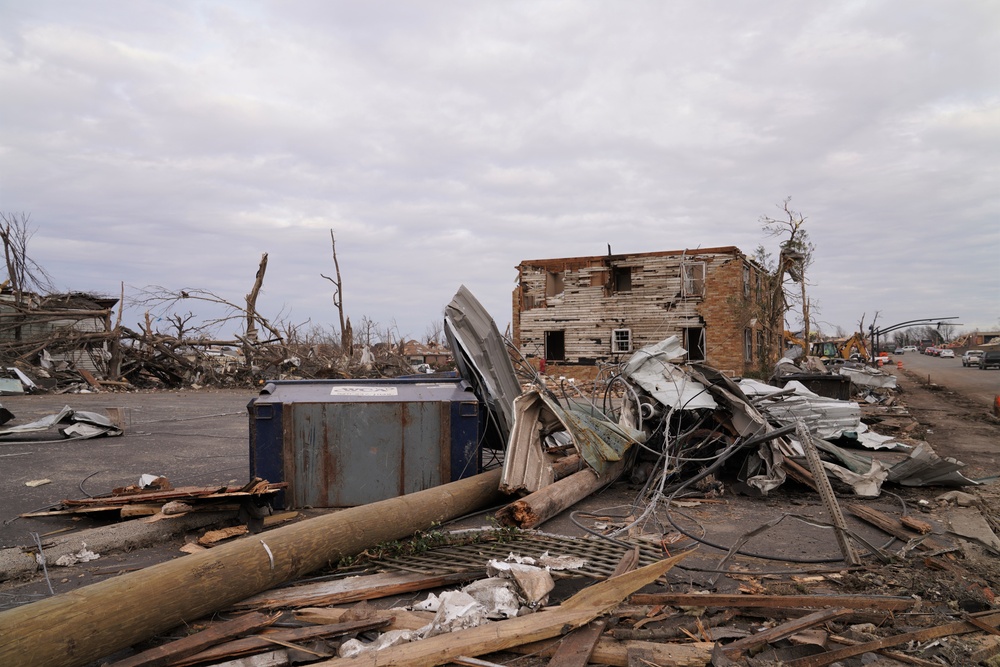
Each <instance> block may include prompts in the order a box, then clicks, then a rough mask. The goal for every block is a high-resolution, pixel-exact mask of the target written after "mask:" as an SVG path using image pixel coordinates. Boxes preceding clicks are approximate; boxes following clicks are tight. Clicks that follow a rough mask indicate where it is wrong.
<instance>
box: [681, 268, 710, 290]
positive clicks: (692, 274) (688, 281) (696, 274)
mask: <svg viewBox="0 0 1000 667" xmlns="http://www.w3.org/2000/svg"><path fill="white" fill-rule="evenodd" d="M681 268H682V270H683V276H684V285H683V290H684V291H683V295H684V296H705V262H686V263H684V264H682V265H681Z"/></svg>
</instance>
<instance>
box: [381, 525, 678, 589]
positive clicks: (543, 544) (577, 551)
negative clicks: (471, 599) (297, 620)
mask: <svg viewBox="0 0 1000 667" xmlns="http://www.w3.org/2000/svg"><path fill="white" fill-rule="evenodd" d="M630 543H631V544H633V545H634V546H638V547H639V565H640V566H641V565H649V564H651V563H655V562H657V561H659V560H662V559H663V558H664V557H665V556H667V554H663V553H662V552H661V550H660V549H659V548H658V547H657V546H654V545H652V544H649V543H646V542H630ZM546 552H548V554H549V555H550V556H554V557H555V556H576V557H578V558H582V559H583V560H585V561H586V563H585V564H584V566H583V567H582V568H580V569H577V570H556V571H553V572H552V575H553V576H554V577H579V576H582V577H590V578H592V579H606V578H607V577H609V576H611V574H612V573H613V572H614V570H615V567H617V565H618V562H619V561H620V560H621V558H622V556H623V555H624V553H625V549H624V548H622V547H621V546H619V545H617V544H614V543H612V542H609V541H607V540H602V539H599V538H572V537H562V536H558V535H544V534H538V533H522V534H519V535H518V536H516V537H515V538H514V539H511V540H507V541H505V542H484V543H481V544H463V545H449V546H443V547H437V548H434V549H429V550H428V551H425V552H423V553H420V554H415V555H408V556H406V557H405V558H395V557H389V558H383V559H380V560H377V561H373V562H372V564H373V565H375V566H376V567H382V568H386V569H395V570H402V571H404V572H420V573H425V574H441V573H446V572H468V571H477V570H478V571H481V570H483V569H484V568H485V567H486V562H487V561H488V560H491V559H496V560H505V559H506V558H507V556H508V555H509V554H511V553H513V554H516V555H518V556H531V557H532V558H538V557H540V556H541V555H542V554H544V553H546Z"/></svg>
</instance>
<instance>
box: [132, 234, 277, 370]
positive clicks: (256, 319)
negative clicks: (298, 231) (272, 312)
mask: <svg viewBox="0 0 1000 667" xmlns="http://www.w3.org/2000/svg"><path fill="white" fill-rule="evenodd" d="M266 268H267V253H264V254H263V255H262V257H261V261H260V265H259V266H258V268H257V274H256V276H255V278H254V284H253V287H252V288H251V290H250V293H249V294H247V295H246V296H245V297H244V304H245V305H240V304H238V303H234V302H232V301H229V300H228V299H226V298H224V297H222V296H220V295H218V294H215V293H214V292H212V291H210V290H206V289H200V288H195V287H187V288H182V289H179V290H171V289H167V288H166V287H161V286H159V285H152V286H148V287H144V288H141V289H139V290H136V293H135V298H134V299H133V300H134V301H135V303H136V304H137V305H143V306H146V307H148V308H152V309H154V310H156V311H157V312H160V313H167V312H169V311H171V310H172V309H173V308H174V307H175V306H177V304H179V303H180V302H181V301H200V302H203V303H208V304H214V305H216V306H220V307H221V308H222V314H221V315H218V316H216V317H211V318H208V319H206V320H204V321H203V323H202V325H201V326H200V327H199V328H198V330H199V331H202V332H207V331H209V330H217V329H218V328H219V327H221V326H222V325H223V324H226V323H228V322H233V321H242V322H243V326H244V328H245V329H244V332H243V334H242V335H240V334H237V337H238V338H241V339H242V342H243V344H244V351H245V353H246V355H247V356H246V359H247V363H249V362H250V360H251V357H252V352H253V350H252V347H253V344H255V343H258V342H264V341H258V340H257V338H259V336H258V333H257V331H258V327H259V328H260V329H263V330H264V331H266V332H267V334H268V336H269V340H268V341H266V342H279V343H280V342H282V341H283V340H284V334H283V332H282V331H281V322H280V319H281V313H279V314H278V316H277V317H276V318H275V319H274V321H273V322H272V320H270V319H268V318H266V317H264V316H263V315H261V314H260V311H258V310H257V297H258V295H259V294H260V290H261V285H262V283H263V280H264V271H265V270H266ZM144 328H145V329H146V330H147V333H148V335H150V336H151V335H152V331H151V330H150V325H149V324H148V323H147V324H146V326H145V327H144Z"/></svg>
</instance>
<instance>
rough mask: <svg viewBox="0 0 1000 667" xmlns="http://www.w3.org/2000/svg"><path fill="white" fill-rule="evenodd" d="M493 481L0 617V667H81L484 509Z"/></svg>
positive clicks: (206, 555)
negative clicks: (327, 567)
mask: <svg viewBox="0 0 1000 667" xmlns="http://www.w3.org/2000/svg"><path fill="white" fill-rule="evenodd" d="M499 483H500V470H499V469H497V470H494V471H490V472H487V473H483V474H481V475H476V476H475V477H470V478H467V479H463V480H460V481H457V482H452V483H451V484H445V485H443V486H439V487H435V488H433V489H427V490H425V491H419V492H417V493H413V494H410V495H407V496H402V497H398V498H390V499H388V500H382V501H379V502H376V503H371V504H369V505H363V506H360V507H353V508H350V509H346V510H343V511H341V512H337V513H335V514H328V515H325V516H321V517H316V518H314V519H309V520H307V521H302V522H299V523H296V524H292V525H288V526H283V527H281V528H276V529H275V530H272V531H269V532H267V533H262V534H259V535H254V536H252V537H247V538H244V539H240V540H237V541H235V542H231V543H229V544H225V545H223V546H219V547H216V548H214V549H210V550H208V551H203V552H200V553H196V554H192V555H189V556H185V557H184V558H180V559H178V560H172V561H168V562H166V563H161V564H159V565H154V566H152V567H149V568H146V569H144V570H140V571H138V572H131V573H128V574H124V575H122V576H120V577H116V578H114V579H108V580H106V581H102V582H99V583H96V584H92V585H90V586H86V587H84V588H80V589H77V590H75V591H72V592H69V593H64V594H61V595H56V596H53V597H50V598H47V599H45V600H42V601H40V602H35V603H32V604H27V605H24V606H22V607H18V608H16V609H11V610H8V611H4V612H0V665H16V664H31V665H36V666H39V667H41V666H45V665H82V664H86V663H88V662H90V661H92V660H96V659H98V658H101V657H103V656H105V655H108V654H110V653H113V652H115V651H117V650H119V649H123V648H125V647H128V646H131V645H132V644H135V643H136V642H139V641H142V640H144V639H147V638H149V637H152V636H154V635H156V634H158V633H161V632H165V631H166V630H169V629H170V628H172V627H175V626H177V625H178V624H180V623H185V622H189V621H193V620H195V619H197V618H201V617H202V616H205V615H206V614H210V613H212V612H214V611H217V610H219V609H223V608H225V607H227V606H229V605H231V604H233V603H235V602H238V601H240V600H242V599H244V598H247V597H249V596H251V595H253V594H255V593H259V592H261V591H265V590H267V589H269V588H273V587H275V586H277V585H278V584H281V583H284V582H286V581H289V580H291V579H295V578H297V577H300V576H302V575H304V574H306V573H308V572H312V571H314V570H317V569H319V568H321V567H323V566H325V565H327V564H328V563H331V562H335V561H337V560H338V559H340V558H342V557H344V556H348V555H354V554H357V553H359V552H361V551H362V550H364V549H365V548H366V547H369V546H372V545H375V544H378V543H379V542H385V541H390V540H397V539H401V538H404V537H408V536H409V535H412V534H413V533H414V532H416V531H418V530H427V529H429V528H430V527H431V526H432V525H434V524H435V523H437V522H441V521H447V520H449V519H452V518H455V517H459V516H463V515H465V514H468V513H470V512H474V511H476V510H479V509H482V508H484V507H489V506H490V505H492V504H495V503H496V502H497V500H498V499H499V495H500V494H499V492H498V491H497V488H498V486H499ZM151 601H155V602H152V603H151Z"/></svg>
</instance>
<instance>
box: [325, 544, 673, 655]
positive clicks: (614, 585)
mask: <svg viewBox="0 0 1000 667" xmlns="http://www.w3.org/2000/svg"><path fill="white" fill-rule="evenodd" d="M690 553H691V552H689V551H688V552H684V553H682V554H679V555H677V556H674V557H673V558H668V559H666V560H662V561H659V562H657V563H653V564H652V565H647V566H646V567H643V568H640V569H638V570H635V571H633V572H629V573H628V574H624V575H622V576H620V577H614V578H611V579H607V580H605V581H602V582H600V583H598V584H594V585H593V586H590V587H588V588H585V589H583V590H582V591H580V592H579V593H577V594H576V595H574V596H573V597H571V598H570V599H568V600H566V602H564V603H563V604H562V605H560V606H559V607H555V608H553V609H547V610H545V611H541V612H538V613H537V614H529V615H527V616H519V617H517V618H510V619H507V620H503V621H497V622H495V623H487V624H485V625H480V626H478V627H475V628H468V629H465V630H458V631H456V632H450V633H448V634H444V635H437V636H435V637H429V638H427V639H422V640H420V641H419V642H413V643H411V644H404V645H402V646H392V647H389V648H385V649H383V650H381V651H378V652H377V653H370V654H363V655H360V656H358V657H356V658H338V659H336V660H329V661H327V662H323V663H320V664H322V665H326V666H327V667H349V666H350V667H362V666H365V667H376V665H377V666H378V667H434V666H435V665H442V664H445V663H447V662H449V661H450V660H451V659H452V658H456V657H458V656H463V655H468V656H471V657H476V656H479V655H483V654H486V653H493V652H494V651H502V650H504V649H508V648H511V647H513V646H519V645H521V644H525V643H528V642H533V641H539V640H542V639H550V638H552V637H555V636H558V635H560V634H564V633H566V632H568V631H569V630H572V629H573V628H578V627H580V626H582V625H585V624H587V623H589V622H590V621H592V620H594V619H595V618H597V617H598V616H600V615H601V614H603V613H605V612H607V611H609V610H611V609H613V608H614V607H615V606H616V605H618V604H619V603H620V602H621V601H622V600H623V599H624V598H625V597H626V596H628V595H629V594H630V593H632V592H634V591H636V590H638V589H639V588H641V587H642V586H645V585H646V584H650V583H652V582H653V581H655V580H657V579H659V578H660V577H661V576H663V575H664V574H666V573H667V572H668V571H669V570H670V568H672V567H673V566H674V565H675V564H676V563H678V562H680V561H681V560H682V559H684V558H686V557H687V556H688V555H689V554H690Z"/></svg>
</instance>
